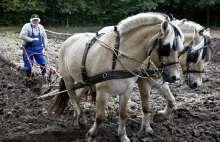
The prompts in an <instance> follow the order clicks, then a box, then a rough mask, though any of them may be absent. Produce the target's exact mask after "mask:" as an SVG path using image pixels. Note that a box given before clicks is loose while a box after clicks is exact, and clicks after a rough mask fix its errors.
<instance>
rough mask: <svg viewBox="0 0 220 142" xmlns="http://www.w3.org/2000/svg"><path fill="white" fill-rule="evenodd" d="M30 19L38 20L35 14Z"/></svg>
mask: <svg viewBox="0 0 220 142" xmlns="http://www.w3.org/2000/svg"><path fill="white" fill-rule="evenodd" d="M31 19H32V20H36V19H37V20H40V17H39V16H38V15H37V14H33V15H32V16H31Z"/></svg>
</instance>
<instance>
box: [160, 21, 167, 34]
mask: <svg viewBox="0 0 220 142" xmlns="http://www.w3.org/2000/svg"><path fill="white" fill-rule="evenodd" d="M168 26H169V25H168V21H167V20H165V21H163V23H162V24H161V28H162V33H166V32H167V30H168Z"/></svg>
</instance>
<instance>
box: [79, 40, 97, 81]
mask: <svg viewBox="0 0 220 142" xmlns="http://www.w3.org/2000/svg"><path fill="white" fill-rule="evenodd" d="M95 42H96V37H93V38H92V39H91V40H89V41H88V42H87V43H86V48H85V51H84V54H83V58H82V67H81V74H82V78H83V82H86V81H87V79H88V75H87V72H86V57H87V54H88V51H89V49H90V47H91V46H92V45H93V44H94V43H95Z"/></svg>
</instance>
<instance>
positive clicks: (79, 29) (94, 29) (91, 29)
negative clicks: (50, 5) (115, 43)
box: [0, 26, 103, 32]
mask: <svg viewBox="0 0 220 142" xmlns="http://www.w3.org/2000/svg"><path fill="white" fill-rule="evenodd" d="M21 28H22V26H19V27H0V31H19V32H20V31H21ZM44 28H45V29H47V30H51V31H56V32H63V31H65V32H97V31H99V30H100V29H102V28H103V27H102V26H93V27H69V28H67V27H66V26H61V27H51V26H44Z"/></svg>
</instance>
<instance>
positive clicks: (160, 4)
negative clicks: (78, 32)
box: [0, 0, 220, 26]
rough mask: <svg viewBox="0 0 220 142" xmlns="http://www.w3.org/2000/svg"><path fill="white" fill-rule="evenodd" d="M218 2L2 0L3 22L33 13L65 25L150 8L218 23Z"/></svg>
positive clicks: (101, 21) (106, 21)
mask: <svg viewBox="0 0 220 142" xmlns="http://www.w3.org/2000/svg"><path fill="white" fill-rule="evenodd" d="M219 5H220V0H184V1H182V0H169V1H168V0H156V1H155V0H44V1H39V0H1V1H0V17H1V19H0V26H15V25H23V24H24V23H26V22H29V19H30V16H31V15H32V14H34V13H36V14H39V15H40V17H41V19H42V21H41V23H42V24H44V25H50V26H51V24H52V25H54V26H64V25H66V22H67V19H68V21H69V23H70V26H106V25H114V24H117V23H118V22H119V21H120V20H122V19H124V18H126V17H128V16H130V15H134V14H137V13H140V12H147V11H158V12H162V13H167V14H168V13H172V14H173V15H174V16H175V17H177V18H179V19H182V18H187V19H189V20H192V21H196V22H199V23H201V24H202V23H207V20H208V21H211V22H210V23H211V24H217V23H218V20H220V17H219V15H218V13H219V12H220V8H219ZM14 13H16V14H14Z"/></svg>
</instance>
